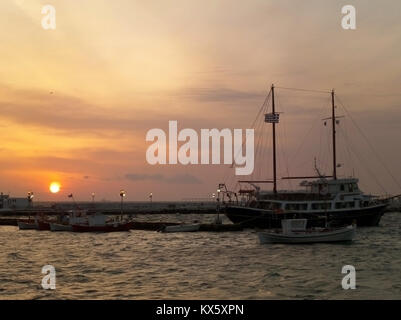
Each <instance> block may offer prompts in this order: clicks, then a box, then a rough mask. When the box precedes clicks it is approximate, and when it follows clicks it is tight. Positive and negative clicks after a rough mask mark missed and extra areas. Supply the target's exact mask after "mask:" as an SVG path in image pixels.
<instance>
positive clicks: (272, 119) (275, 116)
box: [265, 113, 280, 123]
mask: <svg viewBox="0 0 401 320" xmlns="http://www.w3.org/2000/svg"><path fill="white" fill-rule="evenodd" d="M279 117H280V114H279V113H266V114H265V122H267V123H278V121H279Z"/></svg>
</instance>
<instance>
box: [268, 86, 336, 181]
mask: <svg viewBox="0 0 401 320" xmlns="http://www.w3.org/2000/svg"><path fill="white" fill-rule="evenodd" d="M273 101H274V99H273ZM331 106H332V116H331V122H332V136H333V179H334V180H337V159H336V157H337V155H336V111H335V109H336V106H335V105H334V89H333V90H331ZM273 108H274V107H273ZM273 110H274V109H273ZM273 112H274V111H273ZM273 130H274V129H273Z"/></svg>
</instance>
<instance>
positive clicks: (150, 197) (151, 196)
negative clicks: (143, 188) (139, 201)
mask: <svg viewBox="0 0 401 320" xmlns="http://www.w3.org/2000/svg"><path fill="white" fill-rule="evenodd" d="M149 200H150V203H152V202H153V193H152V192H151V193H150V194H149Z"/></svg>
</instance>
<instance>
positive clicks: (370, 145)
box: [336, 95, 401, 189]
mask: <svg viewBox="0 0 401 320" xmlns="http://www.w3.org/2000/svg"><path fill="white" fill-rule="evenodd" d="M336 97H337V100H338V101H339V102H340V104H341V106H342V107H343V108H344V110H345V112H346V113H347V115H348V116H349V118H350V119H351V121H352V122H353V124H354V125H355V127H356V128H357V129H358V131H359V133H360V134H361V135H362V137H363V138H364V139H365V142H366V143H367V145H368V146H369V147H370V149H371V150H372V152H373V153H374V155H375V156H376V158H377V159H378V160H379V162H380V163H381V165H382V166H383V167H384V168H385V170H386V171H387V173H388V175H389V176H390V177H391V178H392V179H393V181H394V183H395V184H396V185H397V186H398V188H400V189H401V184H400V183H399V182H398V181H397V179H396V178H395V177H394V175H393V174H392V173H391V171H390V169H389V168H388V167H387V165H386V163H385V162H384V161H383V159H382V158H381V157H380V155H379V154H378V153H377V152H376V150H375V149H374V148H373V146H372V144H371V143H370V142H369V140H368V138H367V137H366V135H365V134H364V132H363V131H362V129H361V128H360V127H359V126H358V125H357V123H356V122H355V121H354V119H353V117H352V116H351V113H350V112H349V111H348V110H347V108H346V107H345V105H344V104H343V103H342V101H341V99H340V98H339V97H338V96H337V95H336Z"/></svg>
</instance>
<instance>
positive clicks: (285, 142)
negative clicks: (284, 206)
mask: <svg viewBox="0 0 401 320" xmlns="http://www.w3.org/2000/svg"><path fill="white" fill-rule="evenodd" d="M277 105H278V107H279V110H280V108H283V112H284V113H285V111H286V109H285V107H284V106H282V105H281V100H280V99H278V100H277ZM282 126H283V139H282V140H283V141H284V147H282V146H281V145H282V144H281V142H280V144H279V148H280V149H281V152H282V156H283V157H284V161H285V166H286V174H287V177H290V176H291V175H290V169H289V163H288V157H287V153H286V150H285V146H286V145H287V140H288V139H287V126H286V121H283V125H282ZM278 131H279V136H280V130H278ZM279 139H280V137H279ZM280 140H281V139H280ZM288 182H289V185H290V188H291V189H292V180H291V179H290V180H288Z"/></svg>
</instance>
